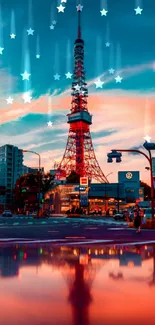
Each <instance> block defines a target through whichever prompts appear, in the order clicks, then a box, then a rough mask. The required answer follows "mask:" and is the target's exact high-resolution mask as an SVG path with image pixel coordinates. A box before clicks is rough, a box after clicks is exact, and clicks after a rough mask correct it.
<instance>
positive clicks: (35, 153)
mask: <svg viewBox="0 0 155 325" xmlns="http://www.w3.org/2000/svg"><path fill="white" fill-rule="evenodd" d="M22 152H30V153H33V154H34V155H37V156H38V158H39V166H38V167H39V186H38V187H39V188H38V189H39V193H38V194H39V195H38V214H39V211H40V192H41V180H40V169H41V156H40V154H39V153H38V152H36V151H32V150H22Z"/></svg>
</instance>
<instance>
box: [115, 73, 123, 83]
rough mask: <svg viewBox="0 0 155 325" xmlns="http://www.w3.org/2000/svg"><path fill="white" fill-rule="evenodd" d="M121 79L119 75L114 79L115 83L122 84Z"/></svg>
mask: <svg viewBox="0 0 155 325" xmlns="http://www.w3.org/2000/svg"><path fill="white" fill-rule="evenodd" d="M122 79H123V78H121V77H120V76H119V75H118V76H117V77H116V78H115V80H116V83H121V82H122Z"/></svg>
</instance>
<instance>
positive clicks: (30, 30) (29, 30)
mask: <svg viewBox="0 0 155 325" xmlns="http://www.w3.org/2000/svg"><path fill="white" fill-rule="evenodd" d="M27 32H28V35H33V33H34V29H32V28H31V27H30V28H29V29H27Z"/></svg>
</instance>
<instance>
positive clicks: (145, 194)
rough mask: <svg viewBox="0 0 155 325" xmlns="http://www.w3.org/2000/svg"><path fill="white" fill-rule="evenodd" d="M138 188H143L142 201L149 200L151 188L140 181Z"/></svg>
mask: <svg viewBox="0 0 155 325" xmlns="http://www.w3.org/2000/svg"><path fill="white" fill-rule="evenodd" d="M140 187H144V199H145V200H150V199H151V187H150V186H149V185H148V184H147V183H145V182H143V181H140Z"/></svg>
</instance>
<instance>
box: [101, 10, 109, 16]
mask: <svg viewBox="0 0 155 325" xmlns="http://www.w3.org/2000/svg"><path fill="white" fill-rule="evenodd" d="M100 13H101V16H106V15H107V13H108V11H107V10H105V9H102V10H101V11H100Z"/></svg>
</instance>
